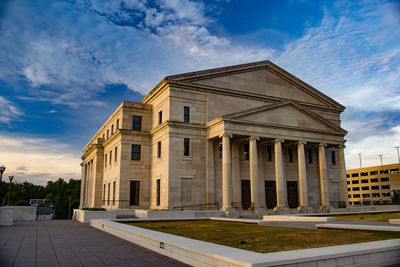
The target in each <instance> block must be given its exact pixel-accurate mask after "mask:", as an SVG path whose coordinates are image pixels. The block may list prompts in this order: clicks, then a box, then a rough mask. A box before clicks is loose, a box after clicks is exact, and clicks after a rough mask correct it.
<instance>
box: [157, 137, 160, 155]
mask: <svg viewBox="0 0 400 267" xmlns="http://www.w3.org/2000/svg"><path fill="white" fill-rule="evenodd" d="M157 158H161V141H158V142H157Z"/></svg>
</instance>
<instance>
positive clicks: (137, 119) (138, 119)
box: [132, 115, 142, 131]
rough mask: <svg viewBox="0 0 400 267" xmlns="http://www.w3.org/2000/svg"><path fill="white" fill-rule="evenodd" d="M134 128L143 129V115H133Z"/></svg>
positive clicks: (136, 129)
mask: <svg viewBox="0 0 400 267" xmlns="http://www.w3.org/2000/svg"><path fill="white" fill-rule="evenodd" d="M132 130H135V131H141V130H142V116H136V115H134V116H132Z"/></svg>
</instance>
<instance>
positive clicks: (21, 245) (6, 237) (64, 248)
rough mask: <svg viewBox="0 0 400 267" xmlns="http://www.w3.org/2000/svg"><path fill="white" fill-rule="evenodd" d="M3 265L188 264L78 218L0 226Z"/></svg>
mask: <svg viewBox="0 0 400 267" xmlns="http://www.w3.org/2000/svg"><path fill="white" fill-rule="evenodd" d="M0 266H2V267H6V266H23V267H31V266H32V267H33V266H38V267H41V266H44V267H53V266H96V267H100V266H187V265H184V264H183V263H181V262H178V261H176V260H173V259H171V258H168V257H165V256H162V255H160V254H157V253H155V252H152V251H150V250H148V249H145V248H143V247H140V246H138V245H135V244H132V243H129V242H127V241H125V240H122V239H120V238H118V237H115V236H112V235H110V234H108V233H105V232H102V231H100V230H97V229H94V228H92V227H90V226H89V225H87V224H81V223H78V222H75V221H67V220H65V221H64V220H63V221H26V222H22V221H20V222H15V225H13V226H0Z"/></svg>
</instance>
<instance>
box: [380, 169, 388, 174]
mask: <svg viewBox="0 0 400 267" xmlns="http://www.w3.org/2000/svg"><path fill="white" fill-rule="evenodd" d="M379 173H380V174H388V173H389V170H381V171H380V172H379Z"/></svg>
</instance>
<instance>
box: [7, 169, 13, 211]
mask: <svg viewBox="0 0 400 267" xmlns="http://www.w3.org/2000/svg"><path fill="white" fill-rule="evenodd" d="M8 179H10V183H9V184H8V202H7V206H10V195H11V183H12V180H13V179H14V176H8Z"/></svg>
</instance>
